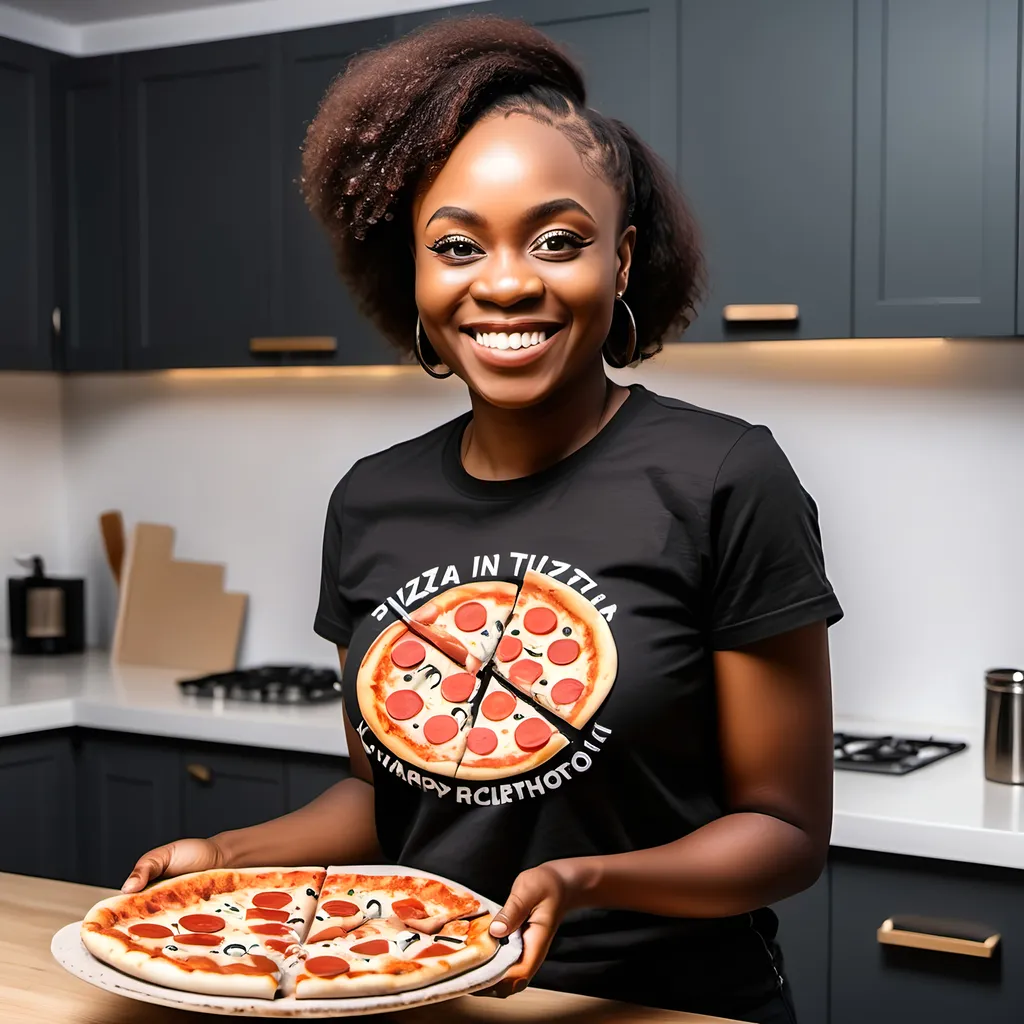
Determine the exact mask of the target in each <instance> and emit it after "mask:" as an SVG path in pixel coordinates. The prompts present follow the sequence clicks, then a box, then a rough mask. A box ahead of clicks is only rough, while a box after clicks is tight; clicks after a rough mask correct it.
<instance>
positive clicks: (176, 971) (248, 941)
mask: <svg viewBox="0 0 1024 1024" xmlns="http://www.w3.org/2000/svg"><path fill="white" fill-rule="evenodd" d="M325 875H326V872H325V870H324V869H323V868H314V867H309V868H258V869H250V870H217V871H200V872H194V873H192V874H187V875H179V876H177V877H175V878H169V879H166V880H164V881H160V882H157V883H155V884H154V885H152V886H150V887H149V888H147V889H145V890H143V891H142V892H140V893H128V894H120V895H117V896H112V897H110V898H109V899H105V900H101V901H100V902H99V903H97V904H96V905H95V906H94V907H93V908H92V910H90V911H89V913H88V914H87V915H86V917H85V919H84V920H83V922H82V929H81V936H82V943H83V944H84V945H85V947H86V949H88V950H89V952H90V953H92V954H93V955H94V956H95V957H97V958H98V959H100V960H102V961H103V962H104V963H108V964H110V965H111V966H112V967H116V968H117V969H118V970H121V971H124V972H125V973H126V974H130V975H132V976H133V977H137V978H141V979H143V980H144V981H150V982H153V983H155V984H158V985H163V986H165V987H167V988H174V989H180V990H184V991H188V992H200V993H204V994H208V995H232V996H251V997H256V998H263V999H273V998H274V995H275V993H276V992H277V989H278V985H279V983H280V981H281V976H282V965H283V964H284V963H285V961H286V960H287V959H288V957H289V956H290V955H293V954H294V952H295V951H296V950H298V949H299V948H300V943H301V941H302V939H303V938H304V937H305V935H306V932H307V930H308V928H309V925H310V923H311V921H312V919H313V911H314V909H315V907H316V901H317V897H318V895H319V891H320V886H321V885H322V883H323V880H324V876H325Z"/></svg>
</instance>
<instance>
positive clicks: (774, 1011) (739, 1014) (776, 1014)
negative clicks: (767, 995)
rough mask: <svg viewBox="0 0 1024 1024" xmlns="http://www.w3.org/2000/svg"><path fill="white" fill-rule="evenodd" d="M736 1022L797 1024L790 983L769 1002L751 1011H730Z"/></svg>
mask: <svg viewBox="0 0 1024 1024" xmlns="http://www.w3.org/2000/svg"><path fill="white" fill-rule="evenodd" d="M730 1012H731V1013H732V1014H733V1015H734V1019H735V1020H742V1021H744V1022H745V1024H746V1022H749V1024H797V1020H796V1010H795V1009H794V1008H793V998H792V996H791V995H790V991H789V982H786V984H785V986H784V987H783V988H782V989H781V990H780V991H779V992H778V993H777V994H776V995H774V996H772V997H771V999H769V1000H768V1001H767V1002H764V1003H761V1004H760V1005H759V1006H755V1007H751V1008H750V1009H742V1010H735V1011H730Z"/></svg>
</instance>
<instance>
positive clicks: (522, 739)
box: [516, 718, 551, 753]
mask: <svg viewBox="0 0 1024 1024" xmlns="http://www.w3.org/2000/svg"><path fill="white" fill-rule="evenodd" d="M549 739H551V726H550V725H548V724H547V722H542V721H541V720H540V719H539V718H528V719H527V720H526V721H525V722H520V723H519V725H517V726H516V746H518V747H519V749H520V750H525V751H526V752H527V753H531V752H532V751H534V750H540V748H541V747H543V746H544V744H545V743H547V741H548V740H549Z"/></svg>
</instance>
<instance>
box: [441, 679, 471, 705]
mask: <svg viewBox="0 0 1024 1024" xmlns="http://www.w3.org/2000/svg"><path fill="white" fill-rule="evenodd" d="M474 689H476V676H474V675H472V674H471V673H469V672H456V673H455V675H453V676H449V677H448V678H447V679H446V680H445V681H444V682H443V683H442V684H441V696H442V697H444V699H445V700H450V701H451V702H452V703H453V704H462V703H463V701H467V700H469V698H470V697H471V696H472V693H473V690H474Z"/></svg>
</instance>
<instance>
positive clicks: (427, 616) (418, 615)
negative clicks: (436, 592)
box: [409, 601, 441, 626]
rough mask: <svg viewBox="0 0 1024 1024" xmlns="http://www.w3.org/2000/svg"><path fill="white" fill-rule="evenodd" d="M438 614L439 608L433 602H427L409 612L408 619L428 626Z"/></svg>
mask: <svg viewBox="0 0 1024 1024" xmlns="http://www.w3.org/2000/svg"><path fill="white" fill-rule="evenodd" d="M440 614H441V609H440V607H439V606H438V605H436V604H434V602H433V601H428V602H427V603H426V604H423V605H420V606H419V608H417V609H416V611H414V612H411V613H410V615H409V618H410V619H415V620H416V621H417V622H422V623H423V624H424V625H427V626H429V625H430V624H431V623H432V622H433V621H434V620H435V619H436V618H437V617H438V615H440Z"/></svg>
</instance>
